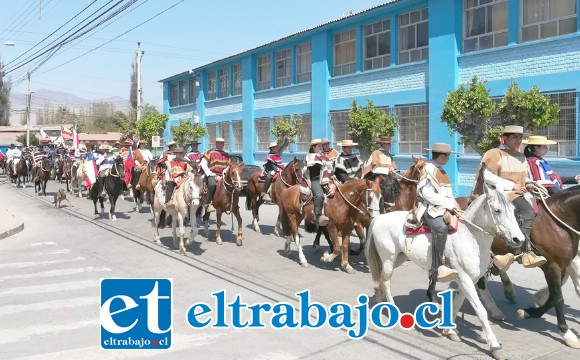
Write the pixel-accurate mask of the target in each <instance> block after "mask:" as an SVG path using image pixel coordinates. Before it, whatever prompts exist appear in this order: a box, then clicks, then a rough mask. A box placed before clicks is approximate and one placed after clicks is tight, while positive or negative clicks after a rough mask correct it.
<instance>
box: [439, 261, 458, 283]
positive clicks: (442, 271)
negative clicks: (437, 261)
mask: <svg viewBox="0 0 580 360" xmlns="http://www.w3.org/2000/svg"><path fill="white" fill-rule="evenodd" d="M455 279H457V270H455V269H451V268H448V267H447V266H445V265H441V266H439V268H438V269H437V281H438V282H443V283H446V282H449V281H451V280H455Z"/></svg>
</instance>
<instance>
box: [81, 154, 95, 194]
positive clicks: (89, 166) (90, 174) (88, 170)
mask: <svg viewBox="0 0 580 360" xmlns="http://www.w3.org/2000/svg"><path fill="white" fill-rule="evenodd" d="M84 166H85V174H86V179H85V185H86V187H87V189H90V188H91V186H92V185H93V184H94V183H95V182H96V181H97V173H98V170H97V163H96V162H95V159H94V158H93V153H92V152H91V151H89V152H88V153H87V161H85V165H84Z"/></svg>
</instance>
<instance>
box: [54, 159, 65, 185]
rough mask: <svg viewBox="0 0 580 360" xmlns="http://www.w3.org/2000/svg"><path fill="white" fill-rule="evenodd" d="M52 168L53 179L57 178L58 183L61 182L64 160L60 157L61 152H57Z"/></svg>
mask: <svg viewBox="0 0 580 360" xmlns="http://www.w3.org/2000/svg"><path fill="white" fill-rule="evenodd" d="M54 169H55V171H56V177H55V180H58V182H59V183H62V178H63V176H64V174H63V173H64V160H63V158H62V154H58V158H57V159H56V161H55V162H54Z"/></svg>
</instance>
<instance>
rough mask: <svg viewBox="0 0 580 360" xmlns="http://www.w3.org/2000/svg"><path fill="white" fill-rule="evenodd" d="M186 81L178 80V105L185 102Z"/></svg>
mask: <svg viewBox="0 0 580 360" xmlns="http://www.w3.org/2000/svg"><path fill="white" fill-rule="evenodd" d="M187 102H188V101H187V81H180V82H179V105H185V104H187Z"/></svg>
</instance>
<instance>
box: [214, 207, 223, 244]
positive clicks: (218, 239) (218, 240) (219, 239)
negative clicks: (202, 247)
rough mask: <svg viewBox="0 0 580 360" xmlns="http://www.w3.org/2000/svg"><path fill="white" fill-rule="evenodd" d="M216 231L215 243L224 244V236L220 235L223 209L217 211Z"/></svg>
mask: <svg viewBox="0 0 580 360" xmlns="http://www.w3.org/2000/svg"><path fill="white" fill-rule="evenodd" d="M215 217H216V231H215V243H216V244H218V245H221V244H222V237H221V235H220V228H221V227H222V213H221V211H219V210H217V211H216V215H215Z"/></svg>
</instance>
